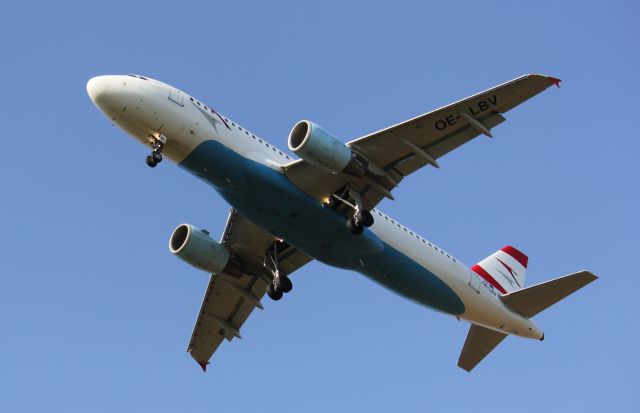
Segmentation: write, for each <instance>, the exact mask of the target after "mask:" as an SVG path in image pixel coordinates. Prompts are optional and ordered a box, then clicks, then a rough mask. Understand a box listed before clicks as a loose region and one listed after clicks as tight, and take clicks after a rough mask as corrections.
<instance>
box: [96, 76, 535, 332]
mask: <svg viewBox="0 0 640 413" xmlns="http://www.w3.org/2000/svg"><path fill="white" fill-rule="evenodd" d="M87 89H88V92H89V94H90V96H91V98H92V100H93V101H94V103H95V104H96V105H97V106H98V107H99V108H100V109H101V110H102V111H103V112H104V113H105V114H106V115H107V116H108V117H109V118H110V119H111V120H112V122H113V123H114V124H116V125H118V126H119V127H121V128H122V129H124V130H125V131H126V132H127V133H129V134H130V135H131V136H133V137H135V138H136V139H137V140H139V141H140V142H142V143H143V144H145V145H149V144H150V143H151V142H152V141H153V139H154V138H157V137H159V136H160V135H163V136H165V137H166V138H167V141H166V144H165V147H164V150H163V153H164V155H165V156H166V157H168V158H170V159H171V160H172V161H174V162H176V163H178V164H180V163H181V162H183V160H185V158H187V157H188V156H189V155H190V154H191V153H192V152H193V151H194V149H196V148H197V147H198V146H199V145H201V144H202V143H203V142H205V141H208V140H213V141H216V142H218V143H220V144H222V145H224V147H226V148H228V149H230V150H231V151H233V152H235V153H237V154H239V155H240V156H242V157H244V158H246V159H250V160H252V161H255V162H257V163H259V164H262V165H264V166H266V167H268V168H270V169H272V170H275V171H278V172H280V173H282V167H283V166H284V165H286V164H288V163H290V162H292V161H293V159H292V158H291V157H290V156H289V155H287V154H285V153H284V152H282V151H281V150H280V149H278V148H276V147H274V146H273V145H271V144H269V143H267V142H266V141H265V140H264V139H262V138H260V137H258V136H256V135H255V134H254V133H252V132H251V131H248V130H246V129H245V128H244V127H241V126H240V125H238V124H236V123H235V122H233V121H232V120H230V119H229V118H227V117H224V116H222V115H219V114H218V113H217V112H215V110H213V109H212V108H211V107H209V106H208V105H205V104H203V103H202V102H200V101H198V100H196V99H195V98H193V97H191V96H189V95H187V94H186V93H184V92H182V91H180V90H178V89H175V88H173V87H172V86H170V85H167V84H165V83H162V82H159V81H156V80H153V79H149V78H144V77H141V76H135V75H128V76H99V77H96V78H93V79H91V80H90V81H89V83H88V84H87ZM227 126H228V127H227ZM205 172H206V171H205ZM231 179H232V178H231V177H230V178H227V180H229V181H230V180H231ZM229 183H230V184H233V183H232V182H231V181H230V182H229ZM318 202H319V203H321V202H322V200H320V199H319V200H318ZM371 212H372V214H373V216H374V219H375V222H374V224H373V226H372V227H371V228H370V230H371V231H372V232H373V233H374V234H375V235H376V236H377V237H379V239H380V240H381V241H382V242H384V243H385V244H387V245H389V246H392V247H393V248H394V249H395V250H397V251H399V252H400V253H401V254H403V255H404V256H406V257H408V258H409V259H411V260H412V261H414V262H415V263H417V264H418V265H420V266H421V267H423V268H425V269H427V270H428V271H429V272H430V273H432V274H435V275H436V276H437V277H438V278H439V279H440V280H442V281H443V282H444V283H445V284H446V285H447V286H448V287H449V288H450V289H451V290H453V291H454V292H455V294H456V295H457V296H458V297H459V298H460V300H461V301H462V302H463V303H464V312H463V313H461V314H458V315H457V318H459V319H464V320H467V321H470V322H472V323H474V324H478V325H481V326H484V327H488V328H491V329H494V330H497V331H501V332H504V333H509V334H515V335H519V336H523V337H529V338H534V339H540V338H541V337H543V333H542V331H541V330H540V329H539V328H538V327H536V325H535V324H534V323H533V322H532V321H531V320H530V319H527V318H525V317H522V316H521V315H519V314H517V313H515V312H513V311H511V310H510V309H509V308H508V307H506V306H505V305H504V304H503V302H502V301H501V300H500V298H499V296H500V292H498V291H497V290H496V289H495V288H494V287H493V286H492V285H491V284H490V283H489V282H487V281H486V280H484V279H483V278H481V277H479V276H478V275H477V274H476V273H475V272H473V271H471V270H470V268H469V267H468V266H466V265H464V264H463V263H462V262H460V261H459V260H458V259H457V258H454V257H453V256H452V255H451V254H450V253H448V252H446V251H444V250H442V249H441V248H440V247H438V246H436V245H435V244H434V243H432V242H430V241H428V240H426V239H424V238H422V237H420V236H419V235H417V234H416V233H415V232H413V231H411V230H410V229H408V228H406V227H404V226H403V225H401V224H400V223H398V222H397V221H395V220H393V219H391V218H390V217H388V216H386V215H384V214H383V213H382V212H380V211H378V210H375V209H374V210H373V211H371ZM363 266H364V264H363ZM395 290H396V291H397V292H399V293H400V294H403V295H405V294H404V293H403V291H402V289H401V287H398V288H397V289H395ZM410 298H411V297H410Z"/></svg>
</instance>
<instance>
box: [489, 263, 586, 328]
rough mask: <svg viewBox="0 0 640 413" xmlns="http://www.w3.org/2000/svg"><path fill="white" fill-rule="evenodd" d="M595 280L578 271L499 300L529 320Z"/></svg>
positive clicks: (512, 293)
mask: <svg viewBox="0 0 640 413" xmlns="http://www.w3.org/2000/svg"><path fill="white" fill-rule="evenodd" d="M596 279H598V277H596V276H595V275H593V274H592V273H590V272H589V271H580V272H577V273H574V274H569V275H565V276H564V277H560V278H556V279H555V280H551V281H547V282H543V283H541V284H537V285H533V286H531V287H528V288H525V289H522V290H517V291H514V292H511V293H509V294H506V295H503V296H501V297H500V298H501V299H502V302H504V303H505V304H506V305H507V306H508V307H509V308H511V309H512V310H513V311H515V312H516V313H519V314H521V315H523V316H524V317H527V318H529V317H533V316H534V315H536V314H538V313H539V312H541V311H543V310H544V309H546V308H548V307H550V306H552V305H553V304H555V303H557V302H558V301H560V300H562V299H563V298H565V297H567V296H568V295H570V294H573V293H574V292H576V291H578V290H579V289H580V288H582V287H584V286H585V285H587V284H589V283H590V282H592V281H594V280H596Z"/></svg>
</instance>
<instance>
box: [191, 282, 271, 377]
mask: <svg viewBox="0 0 640 413" xmlns="http://www.w3.org/2000/svg"><path fill="white" fill-rule="evenodd" d="M243 284H244V285H243ZM239 290H240V291H244V292H245V293H244V294H243V293H239ZM266 290H267V283H266V282H265V281H263V280H262V279H261V278H258V277H252V276H246V275H245V276H243V277H241V278H240V279H236V278H235V277H231V276H229V275H226V274H219V275H212V276H211V278H210V279H209V285H208V286H207V290H206V292H205V295H204V298H203V300H202V305H201V306H200V313H199V315H198V318H197V320H196V323H195V326H194V328H193V334H192V335H191V340H190V341H189V346H188V347H187V351H188V352H189V353H190V354H191V356H192V357H193V358H194V359H195V360H196V361H197V362H198V363H199V364H200V365H201V366H202V365H203V364H204V365H206V363H207V362H208V361H209V359H210V358H211V356H212V355H213V353H214V352H215V351H216V349H217V348H218V346H219V345H220V343H221V342H222V340H223V339H225V338H226V339H227V340H228V341H231V340H232V339H233V338H234V337H238V336H239V331H240V329H241V327H242V325H243V324H244V322H245V321H246V320H247V318H249V315H250V314H251V312H252V311H253V309H254V308H255V307H261V305H260V304H259V303H260V301H259V300H260V299H261V298H262V296H263V295H264V293H265V292H266ZM246 295H251V296H253V297H255V298H256V301H253V300H250V299H247V297H246Z"/></svg>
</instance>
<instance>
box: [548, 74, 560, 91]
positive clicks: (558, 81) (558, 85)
mask: <svg viewBox="0 0 640 413" xmlns="http://www.w3.org/2000/svg"><path fill="white" fill-rule="evenodd" d="M547 79H549V80H550V81H551V83H552V84H554V85H556V86H557V87H558V89H560V82H562V80H560V79H558V78H557V77H551V76H547Z"/></svg>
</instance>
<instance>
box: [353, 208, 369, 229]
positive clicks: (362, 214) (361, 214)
mask: <svg viewBox="0 0 640 413" xmlns="http://www.w3.org/2000/svg"><path fill="white" fill-rule="evenodd" d="M356 221H358V222H359V223H360V224H361V225H362V226H364V227H370V226H371V225H373V215H371V212H369V211H367V210H366V209H359V210H358V212H356Z"/></svg>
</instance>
